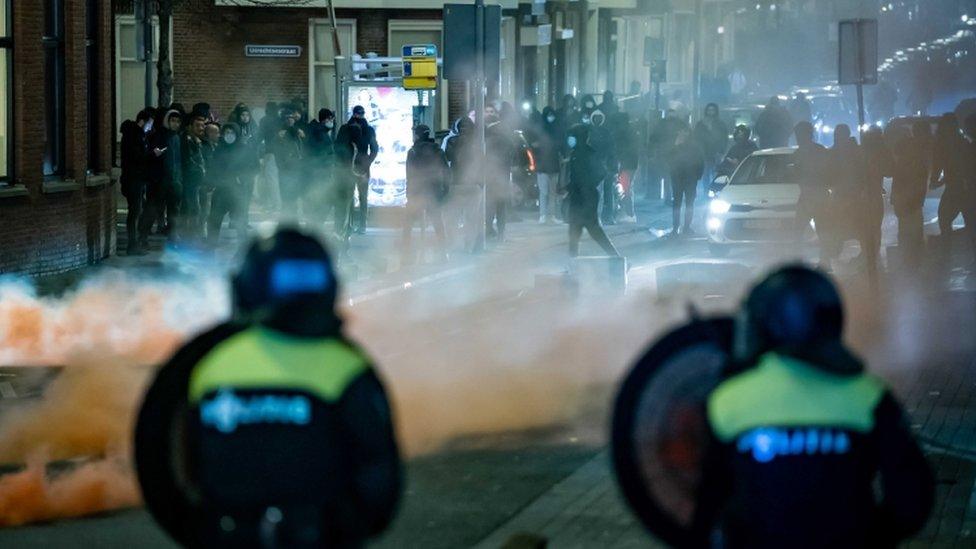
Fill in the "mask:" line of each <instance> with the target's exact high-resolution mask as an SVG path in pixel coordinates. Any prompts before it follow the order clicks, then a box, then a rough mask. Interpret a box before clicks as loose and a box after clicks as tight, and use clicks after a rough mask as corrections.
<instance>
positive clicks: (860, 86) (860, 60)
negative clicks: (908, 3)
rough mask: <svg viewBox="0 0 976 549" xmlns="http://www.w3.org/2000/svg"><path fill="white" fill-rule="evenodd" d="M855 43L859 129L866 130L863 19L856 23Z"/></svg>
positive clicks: (860, 130)
mask: <svg viewBox="0 0 976 549" xmlns="http://www.w3.org/2000/svg"><path fill="white" fill-rule="evenodd" d="M854 43H855V44H856V45H857V131H858V135H861V134H862V133H863V132H864V130H863V129H862V128H864V48H863V47H862V46H863V45H864V44H863V42H862V41H861V20H860V19H858V20H857V23H856V24H855V25H854Z"/></svg>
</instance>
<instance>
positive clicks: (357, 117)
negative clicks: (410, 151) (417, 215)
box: [349, 105, 380, 234]
mask: <svg viewBox="0 0 976 549" xmlns="http://www.w3.org/2000/svg"><path fill="white" fill-rule="evenodd" d="M349 122H350V123H353V124H358V125H359V127H360V130H361V131H360V132H359V137H358V138H357V141H356V148H357V150H358V152H357V154H356V171H357V173H359V174H360V175H359V177H358V178H357V180H356V193H357V194H358V195H359V209H358V210H357V212H356V222H355V225H356V233H357V234H365V233H366V222H367V219H368V217H369V178H370V172H369V169H370V166H372V165H373V161H375V160H376V157H377V155H379V152H380V145H379V143H378V142H377V141H376V130H375V129H374V128H373V127H372V126H370V125H369V122H368V121H367V120H366V109H365V108H363V106H362V105H356V106H355V107H353V108H352V118H351V119H350V120H349Z"/></svg>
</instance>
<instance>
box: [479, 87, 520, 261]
mask: <svg viewBox="0 0 976 549" xmlns="http://www.w3.org/2000/svg"><path fill="white" fill-rule="evenodd" d="M504 112H505V111H501V112H499V111H498V110H496V109H493V108H492V107H491V106H489V107H486V108H485V154H486V158H485V165H484V173H485V199H486V201H487V202H486V209H485V212H486V217H485V223H486V227H485V229H486V234H487V235H489V236H491V235H495V236H497V238H498V241H499V242H501V241H503V240H505V228H506V226H507V221H508V203H509V202H510V201H511V182H512V166H514V165H515V152H516V147H515V141H514V139H513V132H514V130H515V128H513V127H512V126H511V125H510V124H508V123H506V122H505V116H504ZM511 112H514V109H512V111H511ZM493 221H495V223H494V227H493V226H492V225H493ZM495 227H497V229H496V228H495Z"/></svg>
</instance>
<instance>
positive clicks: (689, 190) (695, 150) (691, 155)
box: [669, 129, 705, 237]
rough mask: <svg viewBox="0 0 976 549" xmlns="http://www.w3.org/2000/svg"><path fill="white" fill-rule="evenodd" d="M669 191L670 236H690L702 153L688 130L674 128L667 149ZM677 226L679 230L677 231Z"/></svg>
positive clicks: (702, 169)
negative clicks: (682, 218)
mask: <svg viewBox="0 0 976 549" xmlns="http://www.w3.org/2000/svg"><path fill="white" fill-rule="evenodd" d="M669 156H670V169H671V192H672V195H673V197H674V201H673V203H672V205H671V221H672V230H671V235H670V236H672V237H676V236H679V235H680V236H691V235H692V234H693V233H692V230H691V224H692V221H694V219H695V197H696V195H697V191H698V180H699V179H701V177H702V174H703V173H704V171H705V157H704V155H703V154H702V150H701V147H700V146H699V145H698V143H697V142H696V141H695V139H694V138H692V136H691V132H689V131H688V130H684V129H683V130H681V131H680V132H678V137H677V139H676V140H675V144H674V147H673V148H672V149H671V154H670V155H669ZM682 203H684V206H685V215H684V221H683V222H682V220H681V204H682ZM679 227H680V231H679Z"/></svg>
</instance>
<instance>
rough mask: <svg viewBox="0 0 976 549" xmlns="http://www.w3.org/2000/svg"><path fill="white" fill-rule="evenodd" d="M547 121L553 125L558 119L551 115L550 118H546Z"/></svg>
mask: <svg viewBox="0 0 976 549" xmlns="http://www.w3.org/2000/svg"><path fill="white" fill-rule="evenodd" d="M546 120H548V121H549V123H550V124H552V123H553V122H555V121H556V117H555V116H553V115H551V114H550V115H549V116H547V117H546Z"/></svg>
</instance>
